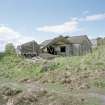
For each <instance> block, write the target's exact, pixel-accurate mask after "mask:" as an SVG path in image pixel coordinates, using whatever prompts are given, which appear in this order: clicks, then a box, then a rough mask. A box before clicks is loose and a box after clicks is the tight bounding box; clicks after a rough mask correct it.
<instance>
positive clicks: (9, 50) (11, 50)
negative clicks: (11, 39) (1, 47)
mask: <svg viewBox="0 0 105 105" xmlns="http://www.w3.org/2000/svg"><path fill="white" fill-rule="evenodd" d="M5 53H6V54H8V55H15V54H16V50H15V47H14V45H13V44H12V43H8V44H7V45H6V46H5Z"/></svg>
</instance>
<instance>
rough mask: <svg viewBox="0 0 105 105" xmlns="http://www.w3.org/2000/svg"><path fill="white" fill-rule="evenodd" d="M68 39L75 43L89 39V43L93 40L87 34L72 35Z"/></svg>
mask: <svg viewBox="0 0 105 105" xmlns="http://www.w3.org/2000/svg"><path fill="white" fill-rule="evenodd" d="M67 39H68V40H69V41H70V42H71V43H73V44H81V43H83V41H85V40H88V41H89V43H91V41H90V40H89V39H88V37H87V36H86V35H81V36H72V37H69V38H67Z"/></svg>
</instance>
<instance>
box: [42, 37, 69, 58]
mask: <svg viewBox="0 0 105 105" xmlns="http://www.w3.org/2000/svg"><path fill="white" fill-rule="evenodd" d="M70 48H71V43H70V41H69V40H68V39H66V38H65V37H63V36H59V37H57V38H54V39H52V40H46V41H44V42H43V43H42V44H41V50H42V52H44V53H49V54H53V55H64V56H65V55H68V56H69V55H70V53H71V51H70Z"/></svg>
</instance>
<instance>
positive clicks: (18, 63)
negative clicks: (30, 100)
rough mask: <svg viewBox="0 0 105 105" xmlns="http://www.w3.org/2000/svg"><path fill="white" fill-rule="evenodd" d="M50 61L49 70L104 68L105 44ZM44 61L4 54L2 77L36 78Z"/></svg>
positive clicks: (1, 66)
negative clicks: (27, 59) (88, 51)
mask: <svg viewBox="0 0 105 105" xmlns="http://www.w3.org/2000/svg"><path fill="white" fill-rule="evenodd" d="M47 62H48V70H52V71H53V70H69V71H71V72H77V71H78V72H79V71H80V72H81V71H84V72H85V71H89V72H94V70H104V68H105V46H100V47H99V48H97V49H95V50H94V51H93V52H92V53H90V54H87V55H86V56H73V57H58V58H55V59H53V60H51V61H50V62H52V63H49V61H47ZM42 67H43V63H42V62H40V63H38V64H36V63H32V62H28V61H26V60H25V59H24V58H21V57H17V56H6V55H5V56H3V57H2V58H1V59H0V78H9V79H16V80H17V79H21V78H35V77H36V76H37V75H40V73H41V72H40V71H42Z"/></svg>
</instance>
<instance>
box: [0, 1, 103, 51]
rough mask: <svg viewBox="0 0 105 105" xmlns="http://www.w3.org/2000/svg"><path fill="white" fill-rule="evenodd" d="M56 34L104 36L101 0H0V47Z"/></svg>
mask: <svg viewBox="0 0 105 105" xmlns="http://www.w3.org/2000/svg"><path fill="white" fill-rule="evenodd" d="M59 35H64V36H78V35H88V37H89V38H91V39H92V38H97V37H104V36H105V0H0V51H3V50H4V48H5V45H6V44H7V43H13V44H14V45H15V46H17V45H20V44H22V43H25V42H28V41H31V40H35V41H37V42H38V43H41V42H42V41H44V40H47V39H52V38H54V37H57V36H59Z"/></svg>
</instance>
